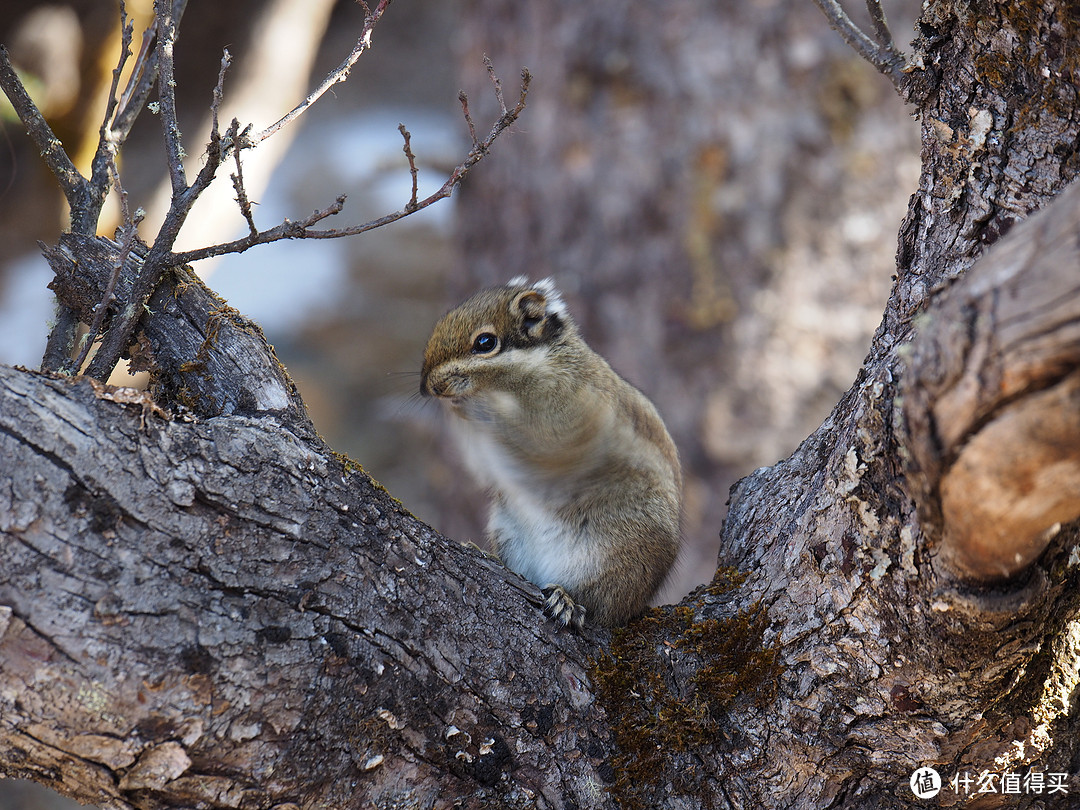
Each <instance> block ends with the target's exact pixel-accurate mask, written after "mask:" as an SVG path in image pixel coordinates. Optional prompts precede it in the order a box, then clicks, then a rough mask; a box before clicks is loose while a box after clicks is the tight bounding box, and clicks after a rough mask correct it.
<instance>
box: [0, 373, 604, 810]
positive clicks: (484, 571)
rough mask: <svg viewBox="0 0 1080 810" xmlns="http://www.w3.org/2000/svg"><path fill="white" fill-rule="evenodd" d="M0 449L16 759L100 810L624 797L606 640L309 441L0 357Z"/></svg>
mask: <svg viewBox="0 0 1080 810" xmlns="http://www.w3.org/2000/svg"><path fill="white" fill-rule="evenodd" d="M56 414H63V416H62V417H61V416H57V415H56ZM0 459H2V460H3V464H4V468H5V469H7V470H10V472H11V475H10V478H11V481H10V484H9V486H5V487H2V488H0V541H2V542H0V560H2V563H0V660H3V661H4V666H3V668H2V669H0V713H2V716H3V718H4V722H3V723H2V724H0V763H2V764H3V767H4V769H5V772H9V771H7V768H9V767H10V766H11V765H12V764H13V763H17V767H18V769H19V773H20V774H21V775H23V776H26V777H31V778H35V779H37V780H39V781H42V782H44V783H45V784H47V785H49V786H51V787H53V788H54V789H58V790H61V791H62V792H63V793H65V794H67V795H69V796H73V797H75V798H77V799H79V800H81V801H83V802H92V803H94V804H97V805H99V806H109V807H132V806H138V807H145V808H150V807H164V806H186V807H205V808H212V809H214V810H217V809H220V810H224V808H227V807H234V808H235V807H237V806H244V807H249V806H250V807H274V806H278V807H282V806H285V807H287V806H289V805H290V804H292V805H293V806H304V807H309V806H317V805H321V806H329V807H362V806H366V805H368V803H369V801H370V800H371V798H372V797H377V796H380V795H381V796H383V797H387V796H393V797H396V799H395V801H396V802H397V804H398V806H430V805H431V802H432V801H433V800H434V797H435V796H446V795H447V794H448V792H451V793H455V794H457V795H458V796H459V797H460V798H461V799H462V802H461V803H459V805H458V806H460V807H463V808H471V809H472V810H483V808H487V807H492V806H496V805H497V804H498V803H499V802H500V797H501V796H503V797H504V796H505V795H506V791H507V789H508V786H512V789H513V790H514V791H515V792H516V794H517V795H520V796H530V795H531V796H533V797H537V799H538V798H539V797H542V796H546V797H549V798H548V799H547V800H545V801H546V802H547V804H548V805H549V806H555V802H556V800H558V801H559V802H562V801H565V802H566V803H569V802H570V801H573V802H574V803H575V804H577V805H578V806H580V807H590V808H598V809H599V808H605V809H607V808H614V806H615V803H614V801H613V800H612V799H611V798H610V797H608V796H605V794H604V790H603V788H602V787H600V786H601V785H603V784H604V774H605V773H606V771H605V770H604V766H605V763H606V762H607V759H608V757H609V756H610V753H611V742H610V735H609V732H608V730H607V729H608V723H607V721H606V720H605V718H604V716H603V713H602V710H601V708H600V706H599V704H598V703H597V702H596V700H595V697H594V695H593V693H592V690H591V687H590V685H589V681H588V668H589V662H588V656H589V653H590V651H591V650H592V649H594V648H595V645H596V643H597V641H598V640H600V638H602V637H603V634H600V636H599V637H591V636H577V635H573V634H569V633H559V632H556V631H555V629H554V627H553V625H552V624H551V623H549V622H545V621H544V619H543V616H542V614H541V612H540V603H541V594H540V592H539V590H538V589H536V588H535V587H534V586H532V585H529V584H528V583H525V582H524V581H523V580H521V579H520V578H519V577H517V576H516V575H513V574H511V573H510V572H508V571H507V570H506V569H505V568H503V567H502V566H501V565H500V564H498V563H497V562H493V561H492V560H490V559H487V558H485V557H484V555H482V554H481V553H480V552H478V551H476V550H475V549H470V548H468V547H464V546H460V545H458V544H457V543H453V542H448V541H446V540H444V539H443V538H441V537H440V536H439V535H437V534H436V533H435V532H434V531H433V530H432V529H430V528H429V527H427V526H425V525H423V524H422V523H420V522H419V521H417V520H416V519H415V518H413V517H412V516H411V515H409V514H408V513H407V512H406V511H405V510H404V509H402V508H401V506H400V505H399V504H397V503H396V502H395V501H394V500H393V499H392V498H391V497H390V496H389V494H387V493H386V492H385V491H384V490H382V489H381V487H379V486H378V485H377V484H375V483H374V482H373V481H372V480H371V479H370V478H369V477H368V476H367V475H366V474H365V473H364V472H363V471H361V470H360V469H359V468H358V466H357V465H355V464H352V463H351V462H346V461H345V460H344V459H342V458H341V457H340V456H338V455H336V454H334V453H332V452H331V451H330V450H329V449H328V448H326V447H325V445H322V444H321V443H319V442H318V441H317V440H312V439H303V440H301V439H300V438H298V437H297V436H296V435H295V434H293V433H291V432H290V431H289V430H287V429H286V428H283V427H282V426H280V425H277V424H275V422H274V420H271V419H260V420H253V419H250V418H245V417H240V416H222V417H219V418H217V419H213V420H201V419H200V420H187V421H184V420H180V419H177V420H174V421H171V420H168V419H165V418H163V417H162V415H161V414H160V413H157V412H154V411H153V410H152V409H151V408H150V405H149V404H148V400H147V399H142V398H141V397H140V395H139V394H138V393H137V392H132V391H130V390H125V389H119V390H117V389H112V388H109V387H107V386H102V385H100V384H92V383H91V382H90V381H87V380H82V381H68V380H61V379H56V378H50V377H47V376H43V375H37V374H32V373H28V372H24V371H19V370H16V369H11V368H4V367H0ZM35 482H36V483H35ZM27 486H30V487H41V493H42V495H41V497H40V498H37V499H35V500H33V501H26V502H24V501H22V500H21V499H19V500H18V501H17V502H16V503H12V501H11V498H12V496H13V493H21V492H23V491H24V488H25V487H27ZM14 497H15V498H17V499H18V498H19V496H18V494H15V495H14ZM300 504H304V505H303V506H300ZM27 507H29V511H28V510H27ZM60 515H66V516H68V518H67V519H66V520H64V521H63V525H60V523H58V522H56V521H57V520H59V519H60V518H59V516H60ZM39 518H40V519H39ZM436 572H437V573H436ZM73 594H77V595H78V596H77V597H73ZM481 638H498V639H499V643H498V644H477V639H481ZM418 695H422V696H424V699H423V700H417V696H418ZM580 735H585V736H584V737H582V736H580ZM58 762H63V767H51V766H52V765H53V764H57V763H58ZM590 785H591V786H592V787H591V788H590V787H589V786H590ZM448 786H451V787H448Z"/></svg>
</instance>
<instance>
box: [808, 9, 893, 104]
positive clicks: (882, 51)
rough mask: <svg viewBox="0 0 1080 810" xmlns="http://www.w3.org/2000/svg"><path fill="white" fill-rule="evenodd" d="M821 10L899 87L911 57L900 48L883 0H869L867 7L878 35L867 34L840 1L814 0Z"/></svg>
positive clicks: (856, 48)
mask: <svg viewBox="0 0 1080 810" xmlns="http://www.w3.org/2000/svg"><path fill="white" fill-rule="evenodd" d="M814 3H815V4H816V5H817V7H818V8H820V9H821V11H822V13H823V14H824V15H825V18H826V19H827V20H828V21H829V25H830V26H832V28H833V30H834V31H836V32H837V33H839V34H840V36H842V37H843V38H844V41H845V42H847V44H848V45H850V46H851V47H852V48H854V49H855V50H856V51H857V52H858V53H859V55H860V56H862V57H863V59H865V60H866V61H868V62H869V63H870V64H871V65H873V66H874V67H875V68H877V69H878V71H880V72H881V73H883V74H884V75H885V76H888V77H889V79H890V80H891V81H892V83H893V84H894V85H895V86H896V88H897V89H898V90H899V89H900V85H901V78H902V75H903V74H904V72H905V70H906V69H907V60H906V59H905V58H904V55H903V54H902V53H901V52H900V51H899V49H897V47H896V43H895V42H894V41H893V36H892V32H891V31H890V30H889V25H888V23H887V22H886V20H885V10H884V9H883V8H882V7H881V0H866V9H867V11H869V13H870V24H871V25H872V26H873V27H874V37H870V36H869V35H868V34H866V33H865V32H864V31H863V30H862V29H861V28H859V26H857V25H856V24H855V22H854V21H853V20H852V19H851V17H849V16H848V13H847V12H846V11H844V8H843V6H841V5H840V3H839V0H814Z"/></svg>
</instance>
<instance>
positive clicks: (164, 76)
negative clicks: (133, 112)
mask: <svg viewBox="0 0 1080 810" xmlns="http://www.w3.org/2000/svg"><path fill="white" fill-rule="evenodd" d="M186 5H187V0H154V16H155V18H156V20H157V44H156V51H157V61H158V72H159V80H158V100H159V102H160V104H161V108H160V113H161V126H162V130H163V131H164V134H165V156H166V161H167V163H168V166H169V178H170V181H171V183H172V192H173V193H172V205H171V206H170V208H169V213H168V215H167V216H166V217H165V222H164V223H163V224H162V226H161V229H160V230H159V231H158V235H157V238H156V239H155V240H154V246H153V248H151V250H150V254H149V256H147V259H146V261H145V262H143V264H142V266H141V267H140V268H139V270H138V271H137V273H136V274H135V278H134V279H133V281H132V285H131V289H130V292H129V293H128V298H127V300H124V301H120V302H118V305H117V307H116V309H117V311H116V314H115V316H114V318H113V323H112V326H111V327H110V328H109V330H108V331H107V332H106V333H105V334H104V335H103V336H102V340H101V345H100V346H99V347H98V350H97V353H96V354H95V355H94V359H93V360H91V361H90V365H89V366H88V367H87V369H86V373H87V374H88V375H89V376H91V377H95V378H97V379H105V378H107V376H108V375H109V373H110V372H111V371H112V369H113V367H114V366H115V365H116V364H117V363H118V362H119V361H120V357H121V355H122V354H123V353H124V351H125V350H126V349H127V347H128V346H129V345H130V344H131V342H132V338H133V336H134V334H135V325H136V324H137V323H138V322H139V319H140V318H141V317H142V316H143V312H144V306H145V303H146V301H147V299H148V298H149V297H150V294H151V293H152V292H153V291H154V288H155V287H156V286H157V283H158V281H159V280H160V279H161V274H162V273H163V272H164V271H165V268H166V267H168V266H169V265H168V264H167V263H166V262H165V261H164V260H163V259H164V258H165V257H166V256H168V255H169V253H170V251H171V250H172V245H173V243H174V242H175V241H176V235H177V234H178V233H179V232H180V227H181V226H182V225H183V224H184V219H185V218H186V217H187V214H188V212H189V211H190V210H191V206H192V205H193V204H194V202H195V200H196V198H197V197H198V195H199V194H200V193H201V192H202V189H203V188H205V185H207V184H209V182H210V179H212V177H213V172H214V171H216V170H217V165H218V164H219V163H220V149H214V148H213V147H214V146H215V145H216V144H215V143H214V141H213V140H212V141H211V148H210V149H209V150H208V157H207V165H206V166H203V171H201V172H200V173H199V178H197V180H196V182H195V183H193V184H192V186H190V187H189V186H188V185H187V179H186V176H185V174H184V162H183V161H184V149H183V146H182V144H181V142H180V128H179V126H178V125H177V116H176V82H175V78H174V73H173V45H174V43H175V41H176V29H177V25H178V24H179V22H180V18H181V16H182V15H183V13H184V9H185V7H186ZM219 140H220V139H219ZM215 159H216V160H215ZM210 164H213V165H212V166H211V165H210ZM206 173H209V174H210V177H209V178H205V179H204V178H203V175H204V174H206ZM200 181H203V184H202V185H201V186H200Z"/></svg>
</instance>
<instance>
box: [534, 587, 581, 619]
mask: <svg viewBox="0 0 1080 810" xmlns="http://www.w3.org/2000/svg"><path fill="white" fill-rule="evenodd" d="M541 590H542V591H543V592H544V596H546V597H547V599H545V600H544V615H545V616H547V617H548V618H550V619H551V620H552V621H553V622H555V624H557V625H558V626H559V627H570V628H572V629H574V630H580V629H581V628H583V627H584V626H585V608H584V607H582V606H581V605H579V604H577V603H575V602H574V600H573V598H571V596H570V594H568V593H567V592H566V589H565V588H564V587H563V586H562V585H556V584H555V583H551V584H549V585H545V586H544V587H543V588H542V589H541Z"/></svg>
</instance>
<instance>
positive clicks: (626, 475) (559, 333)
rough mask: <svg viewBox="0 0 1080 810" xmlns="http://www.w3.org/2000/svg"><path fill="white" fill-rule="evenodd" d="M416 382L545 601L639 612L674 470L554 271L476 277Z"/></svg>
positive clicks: (570, 619)
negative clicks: (444, 414)
mask: <svg viewBox="0 0 1080 810" xmlns="http://www.w3.org/2000/svg"><path fill="white" fill-rule="evenodd" d="M420 393H421V394H422V395H424V396H430V397H436V398H438V400H439V401H441V402H444V403H446V405H447V406H449V408H450V410H451V411H452V412H453V414H454V415H455V416H456V417H457V418H455V419H452V420H451V421H452V423H453V426H454V428H455V431H454V433H455V436H456V438H457V439H458V443H459V444H460V446H461V450H462V452H463V454H464V458H465V462H466V466H467V467H468V468H469V470H470V472H471V473H472V474H473V476H474V477H475V478H476V479H477V481H478V482H479V483H480V484H481V485H483V486H484V487H486V488H487V489H489V490H490V492H491V495H492V503H491V514H490V518H489V521H488V526H487V531H488V536H489V539H490V541H491V543H492V545H493V546H494V549H495V552H496V553H497V554H498V556H499V557H500V559H501V560H502V561H503V562H504V563H505V564H506V565H507V566H508V567H509V568H511V569H512V570H514V571H516V572H518V573H519V574H521V575H522V576H524V577H525V578H526V579H528V580H530V581H532V582H533V583H535V584H536V585H538V586H540V587H541V588H542V589H543V592H544V594H545V597H546V601H545V603H544V613H545V614H547V615H548V616H549V617H550V618H552V619H553V620H554V621H555V622H556V624H558V625H560V626H562V627H566V626H568V625H569V626H572V627H574V628H575V629H581V628H582V626H583V625H584V621H585V618H586V616H587V617H588V618H589V620H590V622H595V623H597V624H600V625H605V626H613V625H619V624H625V623H626V622H627V621H629V620H630V619H632V618H634V617H635V616H637V615H638V614H640V613H641V612H643V611H644V610H645V608H646V606H647V604H648V601H649V598H650V597H652V595H653V594H654V593H655V592H656V590H657V589H658V588H659V587H660V585H661V583H662V582H663V580H664V578H665V576H666V575H667V572H668V570H669V569H670V568H671V566H672V564H673V563H674V561H675V556H676V554H677V552H678V548H679V516H680V490H681V485H682V474H681V471H680V467H679V459H678V454H677V452H676V450H675V444H674V443H673V442H672V440H671V437H670V436H669V435H668V432H667V429H666V428H665V427H664V423H663V420H661V418H660V415H659V414H658V413H657V411H656V408H655V407H654V406H653V404H652V403H651V402H649V400H648V399H646V397H645V395H644V394H642V393H641V392H640V391H638V390H637V389H636V388H634V387H633V386H632V385H630V383H628V382H626V381H625V380H624V379H623V378H622V377H620V376H619V375H618V374H616V373H615V371H613V370H612V368H611V366H609V365H608V364H607V362H605V361H604V359H603V358H602V357H600V355H598V354H597V353H596V352H594V351H593V350H592V349H590V348H589V347H588V346H587V345H586V344H585V341H584V340H582V338H581V336H580V334H579V333H578V330H577V327H576V326H575V324H574V322H573V320H571V318H570V315H569V313H568V312H567V309H566V305H565V304H564V303H563V300H562V297H561V295H560V294H559V291H558V290H557V289H556V288H555V284H554V282H553V281H552V280H551V279H545V280H544V281H540V282H538V283H535V284H530V283H529V282H528V281H527V280H526V279H525V278H523V277H521V278H515V279H512V280H511V281H510V282H509V283H508V284H507V285H506V286H504V287H495V288H492V289H488V290H484V291H482V292H479V293H477V294H476V295H474V296H472V297H471V298H469V299H468V300H467V301H465V302H464V303H463V304H461V305H460V306H459V307H457V308H456V309H454V310H452V311H451V312H449V313H448V314H447V315H446V316H444V317H443V319H442V320H440V321H439V322H438V323H437V324H436V325H435V329H434V331H433V332H432V334H431V338H430V339H429V340H428V344H427V348H426V349H425V350H424V363H423V368H422V371H421V376H420Z"/></svg>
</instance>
